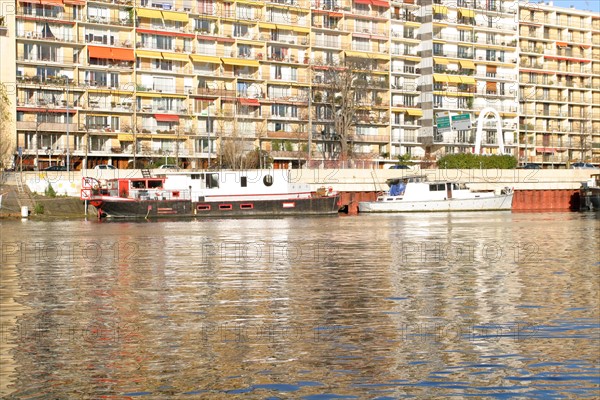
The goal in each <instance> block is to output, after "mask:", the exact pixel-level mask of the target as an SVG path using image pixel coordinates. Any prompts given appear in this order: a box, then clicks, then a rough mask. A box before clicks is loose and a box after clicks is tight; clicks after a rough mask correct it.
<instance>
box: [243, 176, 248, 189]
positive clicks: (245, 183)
mask: <svg viewBox="0 0 600 400" xmlns="http://www.w3.org/2000/svg"><path fill="white" fill-rule="evenodd" d="M247 186H248V178H247V177H245V176H242V187H247Z"/></svg>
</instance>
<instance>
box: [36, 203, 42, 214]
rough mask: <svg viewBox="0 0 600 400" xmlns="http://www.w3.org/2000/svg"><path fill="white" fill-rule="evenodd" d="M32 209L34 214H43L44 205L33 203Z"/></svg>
mask: <svg viewBox="0 0 600 400" xmlns="http://www.w3.org/2000/svg"><path fill="white" fill-rule="evenodd" d="M34 211H35V213H36V214H43V213H44V205H43V204H40V203H35V208H34Z"/></svg>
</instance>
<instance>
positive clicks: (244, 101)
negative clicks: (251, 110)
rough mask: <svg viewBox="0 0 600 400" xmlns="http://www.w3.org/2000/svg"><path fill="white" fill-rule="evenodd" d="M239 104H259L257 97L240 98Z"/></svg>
mask: <svg viewBox="0 0 600 400" xmlns="http://www.w3.org/2000/svg"><path fill="white" fill-rule="evenodd" d="M240 104H241V105H243V106H260V103H259V101H258V99H244V98H240Z"/></svg>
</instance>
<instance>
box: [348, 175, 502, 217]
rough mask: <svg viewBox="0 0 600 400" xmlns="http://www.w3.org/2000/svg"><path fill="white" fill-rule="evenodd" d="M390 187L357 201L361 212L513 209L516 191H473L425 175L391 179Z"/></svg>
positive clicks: (462, 184) (464, 186)
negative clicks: (370, 199)
mask: <svg viewBox="0 0 600 400" xmlns="http://www.w3.org/2000/svg"><path fill="white" fill-rule="evenodd" d="M387 184H388V185H389V186H390V190H389V191H388V192H386V193H384V194H382V195H380V196H378V197H377V200H376V201H364V202H360V203H358V211H359V212H361V213H377V212H379V213H382V212H420V211H495V210H510V209H511V207H512V199H513V191H512V189H510V188H504V189H502V191H501V192H500V193H495V192H494V191H490V190H486V191H474V190H471V189H469V188H468V187H467V186H466V185H465V184H464V183H456V182H449V181H428V180H427V178H426V177H422V176H411V177H406V178H397V179H388V181H387Z"/></svg>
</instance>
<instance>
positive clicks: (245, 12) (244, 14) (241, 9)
mask: <svg viewBox="0 0 600 400" xmlns="http://www.w3.org/2000/svg"><path fill="white" fill-rule="evenodd" d="M235 16H236V18H238V19H246V20H254V10H253V7H249V6H245V5H242V4H240V3H237V4H236V7H235Z"/></svg>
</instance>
